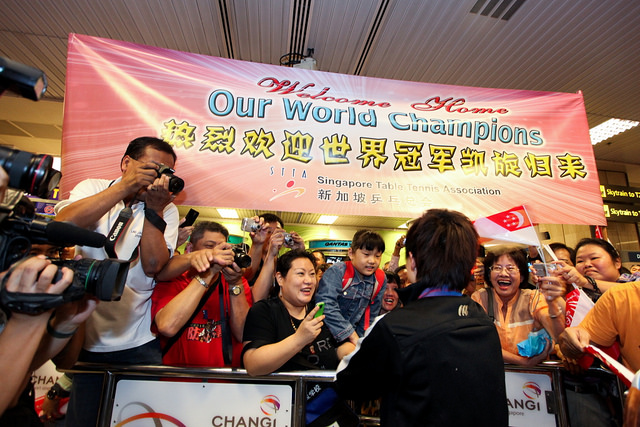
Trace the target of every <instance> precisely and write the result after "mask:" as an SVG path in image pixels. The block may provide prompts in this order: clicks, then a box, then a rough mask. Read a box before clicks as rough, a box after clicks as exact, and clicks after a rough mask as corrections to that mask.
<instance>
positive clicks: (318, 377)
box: [67, 363, 622, 427]
mask: <svg viewBox="0 0 640 427" xmlns="http://www.w3.org/2000/svg"><path fill="white" fill-rule="evenodd" d="M598 371H600V373H606V374H610V373H608V371H604V370H601V369H598ZM67 372H73V373H93V374H102V375H104V382H103V390H102V402H101V406H100V411H99V417H98V425H99V426H104V427H107V426H109V425H110V420H111V416H112V412H113V402H114V396H115V393H116V387H117V383H118V381H119V380H121V379H125V378H126V379H132V378H134V379H145V380H167V379H179V378H185V379H198V380H201V381H203V382H206V381H208V380H224V381H230V382H233V383H254V384H255V383H258V384H259V383H279V384H283V383H286V384H290V385H291V386H292V389H293V402H292V426H294V427H302V426H304V425H305V403H306V392H307V383H308V382H316V383H317V382H332V381H333V378H334V376H335V372H334V371H299V372H277V373H273V374H270V375H266V376H257V377H252V376H250V375H249V374H247V372H246V371H245V370H244V369H232V368H197V367H189V368H186V367H176V366H165V365H158V366H150V365H126V366H125V365H109V366H105V365H102V364H91V363H78V364H77V365H76V366H74V368H73V369H71V370H68V371H67ZM505 372H518V373H544V374H546V375H548V376H550V378H551V383H552V387H553V393H552V395H550V396H547V401H548V402H549V403H550V405H552V409H553V411H554V413H555V418H556V425H558V426H564V425H568V417H567V412H566V398H565V390H564V385H563V376H564V372H565V371H564V370H563V369H562V365H561V364H559V363H545V364H542V365H538V366H535V367H531V368H522V367H520V366H516V365H505ZM611 375H612V374H611ZM619 387H620V389H621V390H622V386H621V384H619ZM356 412H357V411H356ZM361 421H362V423H363V425H367V426H377V425H380V421H379V418H377V417H365V416H361Z"/></svg>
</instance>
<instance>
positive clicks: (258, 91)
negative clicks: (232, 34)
mask: <svg viewBox="0 0 640 427" xmlns="http://www.w3.org/2000/svg"><path fill="white" fill-rule="evenodd" d="M143 135H148V136H158V137H161V138H163V139H164V140H166V141H167V142H169V143H170V144H171V145H173V147H174V148H175V150H176V152H177V154H178V162H177V165H176V174H177V175H179V176H180V177H182V178H183V179H184V180H185V182H186V187H185V191H184V192H183V193H181V194H180V196H179V198H178V199H177V200H176V202H177V203H180V204H189V205H195V206H219V207H235V208H250V209H264V210H270V211H294V212H316V213H330V214H342V215H372V216H376V215H377V216H398V217H416V216H419V215H420V214H421V213H422V212H423V211H424V210H426V209H429V208H449V209H456V210H460V211H462V212H464V213H465V214H466V215H467V216H468V217H469V218H471V219H474V218H477V217H482V216H488V215H491V214H492V213H495V212H500V211H504V210H505V209H508V208H510V207H512V206H517V205H522V204H525V205H527V208H528V210H529V213H530V215H531V218H532V220H533V221H534V222H537V223H568V224H605V219H604V214H603V208H602V199H601V197H600V192H599V187H598V185H599V182H598V175H597V172H596V165H595V161H594V157H593V150H592V147H591V143H590V140H589V130H588V125H587V119H586V114H585V110H584V103H583V98H582V95H581V94H579V93H578V94H568V93H553V92H533V91H523V90H505V89H487V88H473V87H461V86H447V85H436V84H428V83H416V82H404V81H397V80H385V79H377V78H367V77H358V76H350V75H341V74H333V73H325V72H320V71H311V70H303V69H294V68H286V67H280V66H274V65H266V64H256V63H250V62H243V61H236V60H230V59H223V58H216V57H209V56H203V55H197V54H191V53H185V52H177V51H172V50H168V49H160V48H155V47H149V46H142V45H136V44H132V43H127V42H120V41H114V40H108V39H100V38H95V37H89V36H83V35H77V34H72V35H70V38H69V53H68V64H67V94H66V97H65V115H64V132H63V172H64V179H63V183H62V184H63V187H62V190H63V197H64V196H65V194H68V191H69V190H70V189H71V188H73V186H74V185H75V184H76V183H78V182H79V181H81V180H82V179H85V178H88V177H105V178H115V177H117V176H118V175H119V172H120V171H119V167H118V166H119V162H120V158H121V157H122V154H123V153H124V150H125V146H126V144H127V143H128V142H129V141H130V140H131V139H133V138H136V137H138V136H143ZM96 150H99V153H100V155H99V157H100V161H99V162H96V160H95V159H96ZM569 198H570V200H571V202H570V203H567V199H569Z"/></svg>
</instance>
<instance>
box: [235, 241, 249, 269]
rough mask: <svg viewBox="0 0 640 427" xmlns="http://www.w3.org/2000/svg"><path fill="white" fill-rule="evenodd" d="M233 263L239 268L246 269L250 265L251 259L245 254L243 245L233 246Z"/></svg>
mask: <svg viewBox="0 0 640 427" xmlns="http://www.w3.org/2000/svg"><path fill="white" fill-rule="evenodd" d="M231 249H232V250H233V262H235V263H236V264H237V265H238V267H240V268H247V267H249V266H250V265H251V257H250V256H249V255H248V254H247V252H246V251H245V249H244V245H243V244H239V245H234V246H233V248H231Z"/></svg>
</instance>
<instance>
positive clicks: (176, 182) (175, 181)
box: [158, 163, 184, 194]
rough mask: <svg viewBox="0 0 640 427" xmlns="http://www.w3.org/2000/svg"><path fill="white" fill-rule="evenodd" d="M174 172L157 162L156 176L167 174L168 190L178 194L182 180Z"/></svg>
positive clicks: (181, 188)
mask: <svg viewBox="0 0 640 427" xmlns="http://www.w3.org/2000/svg"><path fill="white" fill-rule="evenodd" d="M175 172H176V171H174V170H173V169H171V168H170V167H169V166H167V165H163V164H162V163H158V178H160V177H161V176H162V175H167V176H168V177H169V191H171V192H172V193H173V194H178V193H179V192H181V191H182V190H183V189H184V180H183V179H182V178H179V177H177V176H176V175H174V174H175Z"/></svg>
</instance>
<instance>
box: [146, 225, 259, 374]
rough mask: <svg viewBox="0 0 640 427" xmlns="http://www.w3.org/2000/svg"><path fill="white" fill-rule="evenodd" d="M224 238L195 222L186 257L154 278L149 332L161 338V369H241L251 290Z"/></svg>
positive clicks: (217, 227)
mask: <svg viewBox="0 0 640 427" xmlns="http://www.w3.org/2000/svg"><path fill="white" fill-rule="evenodd" d="M228 237H229V232H228V231H227V229H226V228H225V227H224V226H222V225H220V224H218V223H216V222H210V221H204V222H199V223H197V224H196V225H195V227H194V230H193V232H192V234H191V242H190V243H189V245H188V246H187V251H186V253H185V254H183V255H177V256H174V257H173V258H172V259H171V260H169V263H168V264H167V265H166V267H165V268H164V269H163V270H162V271H161V272H160V274H158V276H157V279H158V282H159V283H158V284H157V285H156V287H155V289H154V291H153V296H152V298H151V300H152V309H151V316H152V318H153V320H154V323H153V326H152V328H153V329H154V331H155V332H157V333H159V335H160V339H161V345H162V348H163V357H162V363H164V364H165V365H177V366H207V367H223V366H233V367H239V366H240V355H241V352H242V331H243V329H244V321H245V318H246V316H247V312H248V310H249V306H250V305H251V289H250V288H249V285H248V283H247V281H246V280H245V279H243V278H242V270H241V269H240V268H239V267H238V266H237V265H236V264H235V263H234V262H233V260H234V253H233V250H232V245H230V244H229V243H227V239H228Z"/></svg>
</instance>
